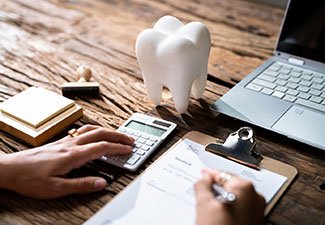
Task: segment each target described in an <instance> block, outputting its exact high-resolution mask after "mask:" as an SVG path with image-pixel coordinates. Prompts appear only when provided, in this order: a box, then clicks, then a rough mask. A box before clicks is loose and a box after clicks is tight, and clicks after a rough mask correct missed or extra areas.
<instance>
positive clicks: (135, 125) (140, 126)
mask: <svg viewBox="0 0 325 225" xmlns="http://www.w3.org/2000/svg"><path fill="white" fill-rule="evenodd" d="M126 127H128V128H131V129H134V130H138V131H142V132H145V133H147V134H152V135H155V136H158V137H160V136H161V135H163V134H164V133H165V132H166V130H164V129H161V128H158V127H154V126H150V125H148V124H144V123H140V122H138V121H134V120H132V121H131V122H129V123H128V124H127V125H126Z"/></svg>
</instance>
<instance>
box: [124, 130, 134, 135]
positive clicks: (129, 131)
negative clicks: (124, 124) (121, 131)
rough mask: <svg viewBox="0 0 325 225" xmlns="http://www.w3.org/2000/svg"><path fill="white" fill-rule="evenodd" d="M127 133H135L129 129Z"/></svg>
mask: <svg viewBox="0 0 325 225" xmlns="http://www.w3.org/2000/svg"><path fill="white" fill-rule="evenodd" d="M126 133H128V134H131V135H132V134H134V132H133V131H132V130H127V131H126Z"/></svg>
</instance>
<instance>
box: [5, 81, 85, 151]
mask: <svg viewBox="0 0 325 225" xmlns="http://www.w3.org/2000/svg"><path fill="white" fill-rule="evenodd" d="M80 117H82V109H81V107H80V106H78V105H76V104H75V102H74V101H73V100H70V99H68V98H66V97H63V96H61V95H59V94H56V93H54V92H51V91H48V90H46V89H43V88H39V87H30V88H28V89H26V90H25V91H23V92H21V93H19V94H17V95H15V96H13V97H12V98H10V99H8V100H6V101H4V102H3V103H1V104H0V128H1V129H2V130H4V131H6V132H8V133H10V134H12V135H13V136H16V137H18V138H20V139H22V140H24V141H26V142H27V143H29V144H31V145H33V146H38V145H41V144H43V143H44V142H46V141H47V140H49V139H50V138H51V137H53V136H54V135H56V134H58V133H59V132H60V131H62V130H63V129H65V128H66V127H67V126H69V125H71V124H72V123H74V122H75V121H76V120H78V119H79V118H80Z"/></svg>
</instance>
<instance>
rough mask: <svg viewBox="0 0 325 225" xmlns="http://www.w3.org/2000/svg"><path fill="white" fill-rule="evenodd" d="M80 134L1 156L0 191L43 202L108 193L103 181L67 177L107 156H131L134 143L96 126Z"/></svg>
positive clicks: (87, 126) (81, 130)
mask: <svg viewBox="0 0 325 225" xmlns="http://www.w3.org/2000/svg"><path fill="white" fill-rule="evenodd" d="M77 131H78V133H79V134H80V135H79V136H76V137H70V136H68V137H65V138H63V139H61V140H59V141H56V142H53V143H50V144H47V145H44V146H41V147H37V148H33V149H30V150H25V151H21V152H17V153H12V154H3V155H1V158H0V170H1V171H0V188H2V189H8V190H12V191H15V192H18V193H20V194H22V195H26V196H29V197H34V198H39V199H51V198H58V197H61V196H65V195H69V194H74V193H89V192H94V191H99V190H102V189H104V188H105V187H106V185H107V183H106V181H105V179H103V178H100V177H82V178H74V179H67V178H64V175H65V174H67V173H68V172H69V171H71V170H72V169H74V168H79V167H81V166H82V165H84V164H86V163H87V162H89V161H91V160H94V159H98V158H100V157H101V156H103V155H113V154H129V153H131V149H132V147H131V146H132V144H133V142H134V139H133V138H131V137H128V136H126V135H124V134H121V133H118V132H114V131H109V130H108V129H105V128H101V127H98V126H92V125H86V126H83V127H81V128H79V129H78V130H77Z"/></svg>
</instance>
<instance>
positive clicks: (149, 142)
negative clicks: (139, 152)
mask: <svg viewBox="0 0 325 225" xmlns="http://www.w3.org/2000/svg"><path fill="white" fill-rule="evenodd" d="M145 144H146V145H149V146H153V144H154V142H153V141H149V140H148V141H146V143H145Z"/></svg>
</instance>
